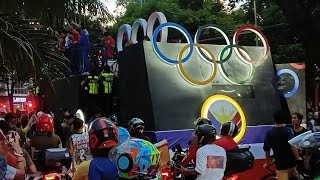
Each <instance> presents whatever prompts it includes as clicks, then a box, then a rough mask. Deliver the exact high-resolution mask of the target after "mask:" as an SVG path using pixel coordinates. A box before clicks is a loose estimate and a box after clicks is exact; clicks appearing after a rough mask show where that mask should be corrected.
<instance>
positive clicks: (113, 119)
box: [109, 114, 119, 125]
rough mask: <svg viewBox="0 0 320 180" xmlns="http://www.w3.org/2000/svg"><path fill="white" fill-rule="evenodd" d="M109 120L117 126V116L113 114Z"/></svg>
mask: <svg viewBox="0 0 320 180" xmlns="http://www.w3.org/2000/svg"><path fill="white" fill-rule="evenodd" d="M109 119H110V120H111V121H112V122H114V123H115V124H116V125H118V119H119V118H118V116H117V115H115V114H113V115H111V116H110V117H109Z"/></svg>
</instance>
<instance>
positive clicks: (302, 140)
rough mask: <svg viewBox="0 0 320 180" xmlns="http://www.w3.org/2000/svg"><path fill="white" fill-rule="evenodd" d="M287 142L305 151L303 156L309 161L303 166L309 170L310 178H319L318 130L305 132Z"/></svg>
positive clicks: (319, 139) (319, 135) (319, 144)
mask: <svg viewBox="0 0 320 180" xmlns="http://www.w3.org/2000/svg"><path fill="white" fill-rule="evenodd" d="M289 143H290V144H292V145H293V146H296V147H297V148H298V149H300V150H303V151H305V152H306V156H305V158H308V159H309V160H308V161H309V163H308V164H305V166H306V167H307V169H308V170H309V171H310V176H311V178H312V179H316V178H320V169H319V167H320V132H314V133H312V132H311V131H308V132H305V133H303V134H301V135H299V136H296V137H294V138H292V139H291V140H290V141H289ZM308 178H309V177H308Z"/></svg>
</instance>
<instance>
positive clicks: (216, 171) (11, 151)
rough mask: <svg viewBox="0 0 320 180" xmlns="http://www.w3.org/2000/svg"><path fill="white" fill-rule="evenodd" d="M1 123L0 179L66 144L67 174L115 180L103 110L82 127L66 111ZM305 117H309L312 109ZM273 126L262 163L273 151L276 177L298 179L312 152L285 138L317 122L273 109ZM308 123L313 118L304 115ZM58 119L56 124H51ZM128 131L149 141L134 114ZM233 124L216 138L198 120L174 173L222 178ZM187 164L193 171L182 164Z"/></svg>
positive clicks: (38, 167)
mask: <svg viewBox="0 0 320 180" xmlns="http://www.w3.org/2000/svg"><path fill="white" fill-rule="evenodd" d="M1 116H2V117H1V121H0V144H1V146H0V157H1V158H2V159H6V161H7V164H8V165H7V168H6V174H5V179H25V175H26V174H35V173H38V172H39V171H42V170H43V168H45V167H44V166H43V163H42V162H41V159H43V158H44V157H43V152H45V151H46V149H49V148H62V147H64V148H67V149H68V150H69V151H70V153H71V157H72V165H71V168H70V170H71V172H73V179H75V180H86V179H90V180H91V179H92V180H95V179H99V180H100V179H106V180H107V179H110V180H113V179H117V178H118V169H117V166H116V165H115V164H114V162H113V161H111V160H110V159H109V158H108V153H109V151H110V150H111V149H112V148H113V147H114V146H116V145H117V144H118V142H119V137H118V136H119V134H118V131H117V124H118V122H119V118H118V117H117V116H116V115H112V116H110V117H108V118H104V117H102V112H98V113H96V114H94V117H92V118H91V120H90V122H89V124H90V125H89V129H88V130H86V128H85V123H84V121H83V120H81V119H79V118H78V117H77V116H76V115H74V114H72V113H69V112H68V111H67V110H66V111H65V112H64V114H63V120H62V121H57V120H55V119H54V114H53V113H50V114H46V113H44V112H38V113H34V112H33V113H30V114H28V115H21V114H20V116H18V115H16V114H14V113H11V112H9V113H6V114H1ZM308 116H311V113H310V114H309V112H308ZM273 117H274V122H275V126H274V127H273V128H272V129H271V130H270V131H268V132H267V134H266V137H265V142H264V146H263V149H264V151H265V152H266V163H265V165H264V167H267V166H268V165H269V164H270V163H272V160H271V158H270V152H271V150H272V151H273V154H274V159H275V165H276V173H277V177H278V179H279V180H282V179H283V180H284V179H288V178H289V177H295V178H296V179H300V175H299V173H298V171H297V169H296V166H297V161H303V162H304V165H305V169H306V170H310V167H309V161H310V159H311V158H312V154H310V153H308V152H303V151H300V150H298V149H297V148H296V147H295V146H293V145H291V144H290V143H289V142H288V141H289V140H290V139H291V138H293V137H295V136H298V135H300V134H302V133H304V132H306V131H308V130H310V131H315V130H316V131H317V129H316V125H317V124H316V123H317V122H316V121H315V123H314V125H315V126H314V127H313V126H308V125H307V127H306V128H305V127H303V126H301V123H302V119H303V116H302V115H301V114H299V113H293V114H292V118H291V120H292V125H293V128H291V127H288V126H286V125H285V124H284V122H285V121H286V116H285V113H283V112H282V111H279V112H276V113H274V115H273ZM308 118H309V120H308V122H311V120H310V119H313V117H308ZM56 122H59V123H56ZM127 129H128V132H129V133H130V136H131V137H136V138H140V139H144V140H146V141H150V139H149V137H148V136H145V135H144V134H143V131H144V121H143V120H141V119H139V118H133V119H131V120H130V121H129V122H128V127H127ZM237 134H238V127H237V125H236V124H234V123H233V122H231V121H229V122H226V123H224V124H223V125H222V126H221V133H220V136H221V137H220V138H216V136H217V132H216V129H215V128H214V127H213V125H212V123H211V121H210V120H208V119H206V118H202V117H200V118H198V119H197V121H196V126H195V129H194V133H193V135H192V138H191V141H190V143H189V150H188V153H187V155H186V156H185V157H184V158H183V160H182V161H181V162H179V164H178V166H179V167H180V170H179V172H180V173H182V174H184V175H189V176H190V175H191V176H194V178H197V180H202V179H203V180H207V179H219V180H221V179H222V178H223V177H224V175H225V173H226V171H227V169H228V167H227V161H228V158H227V157H228V156H227V154H228V152H230V151H234V150H236V149H238V145H237V143H236V142H235V141H234V137H235V136H236V135H237ZM190 163H192V164H193V165H194V169H189V168H184V167H186V166H187V165H188V164H190Z"/></svg>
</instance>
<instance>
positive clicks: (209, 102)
mask: <svg viewBox="0 0 320 180" xmlns="http://www.w3.org/2000/svg"><path fill="white" fill-rule="evenodd" d="M219 100H224V101H228V102H230V103H231V104H232V105H233V106H234V107H235V108H236V109H237V111H238V112H239V114H240V118H241V129H240V132H239V134H238V135H237V136H236V137H235V138H234V141H235V142H236V143H239V142H240V140H241V139H242V138H243V136H244V134H245V132H246V128H247V121H246V117H245V115H244V112H243V110H242V108H241V107H240V105H239V104H238V103H237V102H236V101H235V100H234V99H232V98H231V97H229V96H225V95H221V94H219V95H213V96H210V97H209V98H208V99H207V100H206V101H205V102H204V103H203V105H202V108H201V117H205V118H208V111H209V108H210V106H211V105H212V104H213V103H215V102H216V101H219Z"/></svg>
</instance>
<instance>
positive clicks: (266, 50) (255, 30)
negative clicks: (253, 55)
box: [233, 25, 270, 65]
mask: <svg viewBox="0 0 320 180" xmlns="http://www.w3.org/2000/svg"><path fill="white" fill-rule="evenodd" d="M247 30H249V31H251V32H253V33H255V34H256V35H258V36H259V38H260V39H261V40H262V43H263V46H264V53H263V56H262V57H261V58H260V59H259V60H257V61H252V60H251V59H250V57H246V56H245V55H244V54H243V52H242V51H241V50H240V49H239V48H237V49H236V53H237V55H238V56H239V57H240V59H241V60H245V61H247V62H249V63H252V64H255V65H260V64H262V63H264V62H265V60H266V59H267V58H268V54H269V52H270V47H269V43H268V40H267V38H266V36H265V35H264V34H263V33H262V31H260V30H259V29H258V28H256V27H254V26H248V25H247V26H241V27H240V28H239V29H237V31H236V32H235V34H234V36H233V44H236V45H238V43H239V35H240V33H241V32H242V31H247Z"/></svg>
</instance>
